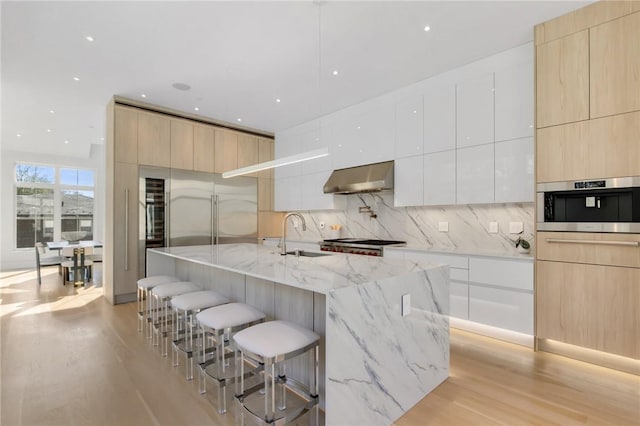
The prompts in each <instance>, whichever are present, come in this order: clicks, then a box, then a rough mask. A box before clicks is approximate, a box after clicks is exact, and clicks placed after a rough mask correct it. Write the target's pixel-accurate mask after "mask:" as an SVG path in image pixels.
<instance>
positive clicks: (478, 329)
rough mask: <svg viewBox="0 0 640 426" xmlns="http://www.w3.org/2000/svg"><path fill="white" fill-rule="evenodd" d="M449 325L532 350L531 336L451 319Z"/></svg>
mask: <svg viewBox="0 0 640 426" xmlns="http://www.w3.org/2000/svg"><path fill="white" fill-rule="evenodd" d="M449 324H450V326H451V327H453V328H457V329H460V330H464V331H469V332H471V333H475V334H480V335H482V336H487V337H492V338H494V339H498V340H503V341H505V342H509V343H515V344H516V345H522V346H526V347H528V348H533V343H534V339H533V336H531V335H529V334H524V333H518V332H516V331H511V330H505V329H504V328H498V327H492V326H490V325H485V324H480V323H477V322H473V321H467V320H463V319H460V318H453V317H450V318H449Z"/></svg>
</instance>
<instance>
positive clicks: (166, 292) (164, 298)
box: [151, 281, 201, 356]
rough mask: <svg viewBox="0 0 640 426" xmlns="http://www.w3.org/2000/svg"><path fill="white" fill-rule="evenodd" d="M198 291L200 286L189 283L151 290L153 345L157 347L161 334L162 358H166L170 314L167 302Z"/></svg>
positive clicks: (158, 286)
mask: <svg viewBox="0 0 640 426" xmlns="http://www.w3.org/2000/svg"><path fill="white" fill-rule="evenodd" d="M198 290H201V288H200V286H199V285H198V284H194V283H192V282H189V281H178V282H175V283H167V284H160V285H157V286H155V287H154V288H153V289H152V290H151V296H152V297H153V299H154V300H153V302H154V303H153V304H154V306H155V309H154V310H153V337H154V341H153V345H154V346H158V345H159V344H160V342H159V339H160V333H162V340H163V342H162V343H163V344H162V356H167V353H168V348H167V346H168V345H167V334H168V333H169V331H170V330H169V316H170V315H171V312H170V311H169V302H170V300H171V298H172V297H175V296H180V295H181V294H185V293H191V292H194V291H198Z"/></svg>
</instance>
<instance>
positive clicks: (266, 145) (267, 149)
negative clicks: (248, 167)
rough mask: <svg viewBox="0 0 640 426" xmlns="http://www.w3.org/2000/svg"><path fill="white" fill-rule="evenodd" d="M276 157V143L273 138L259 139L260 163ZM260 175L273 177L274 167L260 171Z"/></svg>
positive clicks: (268, 177) (265, 177) (264, 177)
mask: <svg viewBox="0 0 640 426" xmlns="http://www.w3.org/2000/svg"><path fill="white" fill-rule="evenodd" d="M273 159H275V154H274V143H273V140H271V139H262V138H260V139H258V163H264V162H266V161H271V160H273ZM258 177H259V178H263V179H273V169H268V170H262V171H260V172H258Z"/></svg>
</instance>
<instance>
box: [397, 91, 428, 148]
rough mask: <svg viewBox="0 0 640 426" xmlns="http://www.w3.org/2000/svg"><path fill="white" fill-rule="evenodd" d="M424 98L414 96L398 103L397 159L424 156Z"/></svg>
mask: <svg viewBox="0 0 640 426" xmlns="http://www.w3.org/2000/svg"><path fill="white" fill-rule="evenodd" d="M422 102H423V101H422V96H413V97H411V98H408V99H404V100H402V101H400V102H397V103H396V154H395V158H404V157H411V156H414V155H420V154H422V146H423V143H422V124H423V120H424V116H423V112H422Z"/></svg>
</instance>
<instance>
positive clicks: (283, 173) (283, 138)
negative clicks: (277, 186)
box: [274, 133, 303, 179]
mask: <svg viewBox="0 0 640 426" xmlns="http://www.w3.org/2000/svg"><path fill="white" fill-rule="evenodd" d="M302 149H303V147H302V144H301V143H300V138H299V137H298V135H296V134H293V133H282V134H279V135H277V136H276V140H275V146H274V151H275V158H276V159H278V158H283V157H288V156H290V155H294V154H299V153H300V152H302ZM300 170H301V169H300V163H297V164H290V165H288V166H282V167H277V168H276V169H275V170H274V173H275V178H276V179H281V178H285V177H291V176H299V175H300Z"/></svg>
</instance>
